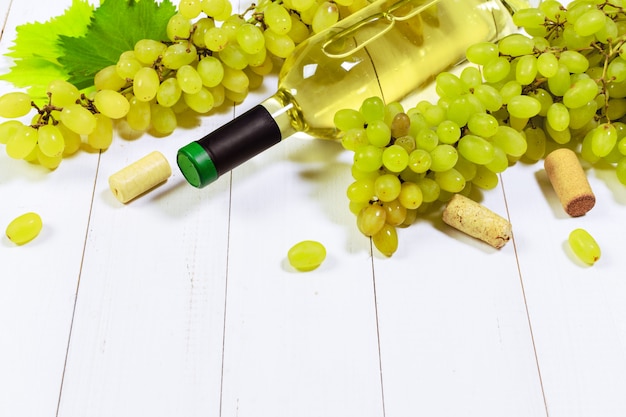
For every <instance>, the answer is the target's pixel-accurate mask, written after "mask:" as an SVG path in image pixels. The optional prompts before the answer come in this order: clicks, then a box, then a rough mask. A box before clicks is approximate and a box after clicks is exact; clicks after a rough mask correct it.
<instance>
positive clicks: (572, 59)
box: [559, 50, 589, 74]
mask: <svg viewBox="0 0 626 417" xmlns="http://www.w3.org/2000/svg"><path fill="white" fill-rule="evenodd" d="M559 62H560V63H561V64H563V65H565V66H566V67H567V69H568V70H569V72H571V73H573V74H582V73H583V72H585V71H587V70H588V69H589V60H588V59H587V58H586V57H585V56H584V55H583V54H581V53H580V52H578V51H571V50H565V51H562V52H561V55H560V56H559Z"/></svg>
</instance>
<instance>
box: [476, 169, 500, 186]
mask: <svg viewBox="0 0 626 417" xmlns="http://www.w3.org/2000/svg"><path fill="white" fill-rule="evenodd" d="M472 184H474V185H475V186H477V187H480V188H482V189H483V190H493V189H494V188H496V187H497V186H498V175H497V174H496V173H494V172H493V171H491V170H490V169H489V168H487V167H486V166H484V165H479V166H478V168H477V169H476V175H475V176H474V178H473V179H472Z"/></svg>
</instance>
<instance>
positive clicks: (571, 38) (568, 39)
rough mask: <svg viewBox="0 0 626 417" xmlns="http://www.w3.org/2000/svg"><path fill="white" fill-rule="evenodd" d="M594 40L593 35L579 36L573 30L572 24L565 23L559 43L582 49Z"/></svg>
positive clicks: (567, 46)
mask: <svg viewBox="0 0 626 417" xmlns="http://www.w3.org/2000/svg"><path fill="white" fill-rule="evenodd" d="M594 41H595V36H593V35H589V36H581V35H579V34H578V33H576V31H575V30H574V26H573V25H565V26H564V29H563V34H562V41H561V44H563V46H565V47H566V48H568V49H571V50H577V49H580V50H582V49H584V48H585V47H588V46H589V45H591V43H592V42H594Z"/></svg>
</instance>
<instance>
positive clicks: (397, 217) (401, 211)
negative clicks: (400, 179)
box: [383, 191, 407, 226]
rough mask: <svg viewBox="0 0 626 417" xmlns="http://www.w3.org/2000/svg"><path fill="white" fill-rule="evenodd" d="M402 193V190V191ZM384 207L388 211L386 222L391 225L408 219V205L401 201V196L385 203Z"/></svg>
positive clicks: (396, 224)
mask: <svg viewBox="0 0 626 417" xmlns="http://www.w3.org/2000/svg"><path fill="white" fill-rule="evenodd" d="M400 195H402V191H400ZM383 208H384V209H385V211H386V212H387V216H386V217H385V223H387V224H389V225H391V226H399V225H401V224H402V223H404V220H406V213H407V210H406V207H404V206H403V205H402V204H401V203H400V196H398V198H397V199H395V200H393V201H387V202H385V203H383Z"/></svg>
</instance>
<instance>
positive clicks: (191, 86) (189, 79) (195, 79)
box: [157, 65, 203, 94]
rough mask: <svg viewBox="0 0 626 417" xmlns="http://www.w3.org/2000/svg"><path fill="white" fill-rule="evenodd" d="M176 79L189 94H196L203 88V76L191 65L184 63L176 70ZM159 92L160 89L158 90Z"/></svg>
mask: <svg viewBox="0 0 626 417" xmlns="http://www.w3.org/2000/svg"><path fill="white" fill-rule="evenodd" d="M176 80H177V81H178V85H179V86H180V89H181V90H182V91H183V92H184V93H187V94H196V93H198V92H199V91H200V90H201V89H202V86H203V84H202V78H201V77H200V74H198V71H196V69H195V68H194V67H192V66H191V65H183V66H182V67H180V68H179V69H178V71H176ZM157 92H158V91H157Z"/></svg>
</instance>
